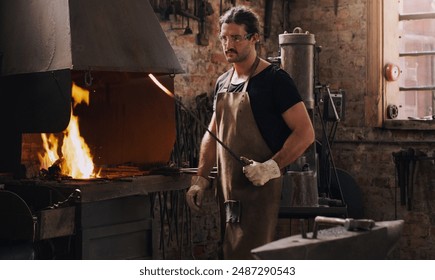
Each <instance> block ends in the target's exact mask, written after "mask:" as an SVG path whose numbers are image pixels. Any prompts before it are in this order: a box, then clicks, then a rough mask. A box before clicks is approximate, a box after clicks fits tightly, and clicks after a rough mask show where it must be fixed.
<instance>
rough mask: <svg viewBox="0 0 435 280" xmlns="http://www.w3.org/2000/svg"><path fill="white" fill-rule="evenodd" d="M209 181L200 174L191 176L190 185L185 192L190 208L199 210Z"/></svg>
mask: <svg viewBox="0 0 435 280" xmlns="http://www.w3.org/2000/svg"><path fill="white" fill-rule="evenodd" d="M209 185H210V182H209V181H208V180H207V179H206V178H204V177H202V176H192V181H191V187H190V188H189V190H188V191H187V193H186V202H187V205H189V207H190V209H192V210H194V211H196V212H199V211H201V207H202V200H203V199H204V193H205V190H206V189H207V188H208V187H209Z"/></svg>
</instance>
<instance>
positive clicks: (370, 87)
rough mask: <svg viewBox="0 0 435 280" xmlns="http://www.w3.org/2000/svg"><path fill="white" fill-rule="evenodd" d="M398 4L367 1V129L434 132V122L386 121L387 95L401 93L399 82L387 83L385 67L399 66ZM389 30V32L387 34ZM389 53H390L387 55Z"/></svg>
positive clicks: (394, 0) (393, 1)
mask: <svg viewBox="0 0 435 280" xmlns="http://www.w3.org/2000/svg"><path fill="white" fill-rule="evenodd" d="M398 3H399V0H382V1H371V0H369V1H367V27H368V29H367V33H368V34H367V51H368V53H367V95H366V97H365V101H366V102H365V115H366V125H369V126H373V127H381V128H387V129H404V130H435V120H430V121H420V120H396V119H388V117H387V106H388V104H387V93H388V92H391V91H394V92H399V82H398V81H387V80H386V78H385V75H384V71H385V65H387V64H389V63H392V64H396V65H398V64H399V63H398V62H399V44H398V41H397V40H395V39H394V38H398V37H399V34H398V28H397V26H398V24H399V15H398V14H395V13H388V11H391V10H398V6H397V5H398ZM386 30H388V32H387V31H386ZM386 50H388V51H386Z"/></svg>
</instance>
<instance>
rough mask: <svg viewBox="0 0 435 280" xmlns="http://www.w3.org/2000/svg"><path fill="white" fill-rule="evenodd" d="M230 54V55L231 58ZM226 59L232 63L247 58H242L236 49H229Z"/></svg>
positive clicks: (226, 52)
mask: <svg viewBox="0 0 435 280" xmlns="http://www.w3.org/2000/svg"><path fill="white" fill-rule="evenodd" d="M228 54H230V56H229V55H228ZM225 57H226V59H227V61H228V62H230V63H235V62H241V61H243V60H245V58H246V56H240V55H239V52H238V51H236V50H235V49H229V50H227V51H225Z"/></svg>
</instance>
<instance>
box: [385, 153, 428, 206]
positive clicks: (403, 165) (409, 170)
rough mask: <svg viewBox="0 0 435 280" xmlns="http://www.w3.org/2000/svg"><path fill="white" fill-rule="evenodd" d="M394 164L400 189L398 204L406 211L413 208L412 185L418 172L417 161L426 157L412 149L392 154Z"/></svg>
mask: <svg viewBox="0 0 435 280" xmlns="http://www.w3.org/2000/svg"><path fill="white" fill-rule="evenodd" d="M393 157H394V164H395V166H396V172H397V183H398V187H399V189H400V204H401V205H406V207H407V209H408V210H412V207H413V194H414V183H415V178H416V174H417V171H418V166H419V160H421V159H423V158H424V159H426V158H427V156H426V154H425V153H423V152H421V151H415V150H414V149H413V148H409V149H407V150H401V151H399V152H393Z"/></svg>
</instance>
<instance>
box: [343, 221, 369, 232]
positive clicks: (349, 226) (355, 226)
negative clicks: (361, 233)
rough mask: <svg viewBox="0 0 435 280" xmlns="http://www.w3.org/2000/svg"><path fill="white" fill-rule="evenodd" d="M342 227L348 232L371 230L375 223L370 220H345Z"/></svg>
mask: <svg viewBox="0 0 435 280" xmlns="http://www.w3.org/2000/svg"><path fill="white" fill-rule="evenodd" d="M343 226H344V228H345V229H346V230H350V231H357V230H371V229H372V228H373V227H374V226H375V221H374V220H371V219H357V220H355V219H345V221H344V225H343Z"/></svg>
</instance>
